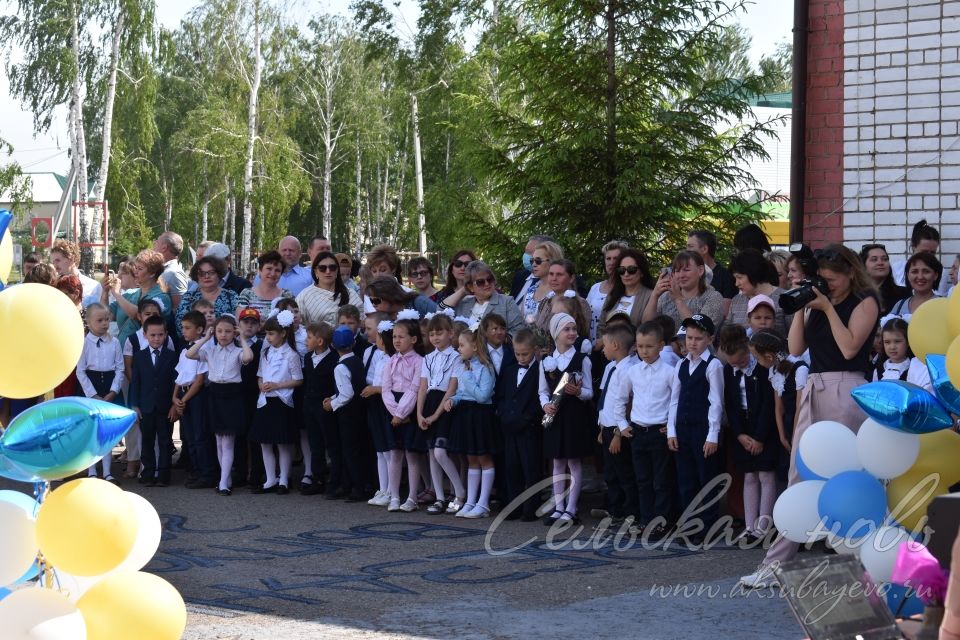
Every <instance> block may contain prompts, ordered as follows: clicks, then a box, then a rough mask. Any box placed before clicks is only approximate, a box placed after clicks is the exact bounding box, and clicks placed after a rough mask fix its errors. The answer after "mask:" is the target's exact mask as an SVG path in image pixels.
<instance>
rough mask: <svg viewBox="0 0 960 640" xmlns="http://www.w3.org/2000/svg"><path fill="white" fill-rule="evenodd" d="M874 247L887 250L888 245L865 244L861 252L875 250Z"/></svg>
mask: <svg viewBox="0 0 960 640" xmlns="http://www.w3.org/2000/svg"><path fill="white" fill-rule="evenodd" d="M874 249H883V250H884V251H886V250H887V246H886V245H883V244H865V245H863V246H862V247H860V253H867V252H868V251H873V250H874Z"/></svg>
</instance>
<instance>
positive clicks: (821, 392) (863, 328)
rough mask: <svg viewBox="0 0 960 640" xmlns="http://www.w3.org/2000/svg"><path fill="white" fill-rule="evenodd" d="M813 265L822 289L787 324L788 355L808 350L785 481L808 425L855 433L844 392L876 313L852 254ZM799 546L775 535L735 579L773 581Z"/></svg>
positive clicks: (861, 365) (856, 412)
mask: <svg viewBox="0 0 960 640" xmlns="http://www.w3.org/2000/svg"><path fill="white" fill-rule="evenodd" d="M817 265H818V267H819V274H818V275H819V277H820V278H822V280H823V282H824V283H825V285H826V290H827V292H826V294H824V293H822V292H821V291H820V290H819V289H818V288H817V287H810V293H809V295H812V296H813V297H812V299H810V300H809V302H807V303H806V305H805V306H804V308H803V309H801V310H799V311H798V312H797V313H796V314H794V316H793V322H792V324H791V325H790V336H789V347H790V353H791V354H793V355H800V354H801V353H803V352H804V351H805V350H807V348H809V349H810V375H809V377H808V379H807V384H806V386H805V387H804V389H803V391H802V392H801V395H800V398H799V402H798V405H797V418H796V425H795V428H794V432H793V443H792V449H793V451H794V456H793V457H792V459H791V464H790V474H789V482H790V484H791V485H793V484H795V483H797V482H798V481H799V480H800V477H799V475H798V473H797V467H796V457H795V456H796V454H795V452H796V449H797V443H798V442H799V441H800V438H801V437H802V436H803V433H804V431H806V429H807V428H808V427H809V426H810V425H811V424H813V423H815V422H819V421H821V420H833V421H836V422H839V423H841V424H843V425H845V426H846V427H847V428H848V429H850V430H851V431H853V432H856V431H857V430H859V428H860V425H861V424H862V423H863V421H864V420H866V417H867V416H866V414H865V413H864V412H863V411H862V410H861V409H860V407H858V406H857V404H856V403H855V402H854V401H853V398H852V397H851V396H850V392H851V391H852V390H853V389H855V388H856V387H859V386H860V385H862V384H865V383H866V381H867V380H866V375H867V372H868V371H869V370H870V349H871V347H872V346H873V336H874V334H875V333H876V331H877V321H878V319H879V317H880V307H879V304H878V303H877V293H876V289H875V288H874V285H873V281H872V280H871V279H870V276H868V275H867V273H866V271H864V269H863V266H862V265H861V263H860V259H859V258H858V257H857V254H855V253H854V252H853V251H851V250H850V249H847V248H846V247H844V246H843V245H839V244H832V245H829V246H827V247H826V249H824V250H823V251H822V252H821V253H819V254H818V258H817ZM799 546H800V545H799V544H798V543H796V542H791V541H790V540H787V539H786V538H780V539H778V540H777V541H776V542H775V543H774V544H773V545H772V546H771V547H770V549H769V550H768V551H767V556H766V558H764V560H763V563H762V564H761V565H760V568H758V569H757V570H756V571H755V572H754V573H752V574H750V575H747V576H743V577H742V578H740V583H741V584H742V585H744V586H746V587H751V588H759V587H765V586H769V585H771V584H774V583H775V578H774V577H773V574H772V571H771V565H773V564H774V563H775V562H784V561H786V560H789V559H791V558H792V557H793V556H794V555H795V554H796V552H797V549H798V548H799Z"/></svg>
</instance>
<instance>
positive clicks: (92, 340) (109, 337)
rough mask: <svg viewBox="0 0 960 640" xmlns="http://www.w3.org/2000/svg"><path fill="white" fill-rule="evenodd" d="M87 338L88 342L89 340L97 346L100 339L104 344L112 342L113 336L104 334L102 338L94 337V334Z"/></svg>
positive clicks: (89, 334) (88, 335)
mask: <svg viewBox="0 0 960 640" xmlns="http://www.w3.org/2000/svg"><path fill="white" fill-rule="evenodd" d="M86 338H87V340H89V341H90V342H92V343H94V344H96V342H97V340H98V339H99V340H102V341H103V342H110V341H111V340H112V339H113V336H111V335H110V334H109V333H105V334H103V335H102V336H95V335H93V334H92V333H88V334H87V335H86Z"/></svg>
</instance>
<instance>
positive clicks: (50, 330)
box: [0, 283, 83, 398]
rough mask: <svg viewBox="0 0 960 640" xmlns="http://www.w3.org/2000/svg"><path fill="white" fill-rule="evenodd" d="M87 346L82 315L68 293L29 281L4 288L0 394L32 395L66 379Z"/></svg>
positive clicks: (0, 325)
mask: <svg viewBox="0 0 960 640" xmlns="http://www.w3.org/2000/svg"><path fill="white" fill-rule="evenodd" d="M82 350H83V320H82V319H81V318H80V312H79V311H77V308H76V306H75V305H74V304H73V302H71V301H70V298H68V297H67V296H66V295H64V294H63V293H62V292H61V291H59V290H57V289H55V288H54V287H51V286H48V285H45V284H38V283H30V284H20V285H17V286H15V287H9V288H7V289H4V290H3V291H0V354H3V363H2V366H0V396H3V397H6V398H33V397H35V396H39V395H42V394H44V393H46V392H47V391H49V390H50V389H53V388H54V387H56V386H57V385H58V384H60V383H61V382H63V381H64V379H66V377H67V376H68V375H70V372H71V371H73V368H74V367H76V366H77V361H78V360H79V359H80V352H81V351H82Z"/></svg>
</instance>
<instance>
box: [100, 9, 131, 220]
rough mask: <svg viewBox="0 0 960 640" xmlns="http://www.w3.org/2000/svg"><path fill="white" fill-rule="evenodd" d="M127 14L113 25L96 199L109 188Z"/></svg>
mask: <svg viewBox="0 0 960 640" xmlns="http://www.w3.org/2000/svg"><path fill="white" fill-rule="evenodd" d="M124 20H125V16H124V13H123V11H122V10H121V11H120V12H119V15H118V16H117V22H116V24H115V25H114V27H113V42H112V45H111V48H110V75H109V76H108V79H107V95H106V97H105V98H104V103H103V152H102V154H101V156H100V173H99V174H98V175H97V182H96V184H95V185H94V186H93V196H92V199H93V200H94V201H99V200H103V199H104V193H106V190H107V175H108V173H109V171H110V152H111V149H112V148H113V141H112V139H111V136H112V131H113V103H114V100H115V99H116V96H117V70H118V69H119V67H120V37H121V36H122V34H123V27H124Z"/></svg>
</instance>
